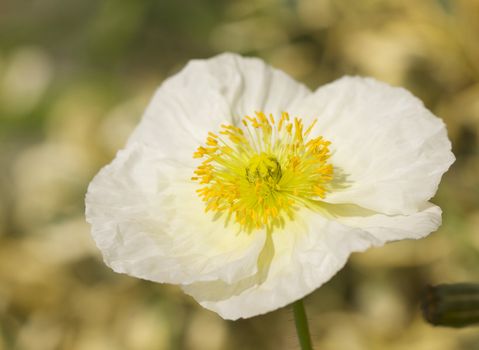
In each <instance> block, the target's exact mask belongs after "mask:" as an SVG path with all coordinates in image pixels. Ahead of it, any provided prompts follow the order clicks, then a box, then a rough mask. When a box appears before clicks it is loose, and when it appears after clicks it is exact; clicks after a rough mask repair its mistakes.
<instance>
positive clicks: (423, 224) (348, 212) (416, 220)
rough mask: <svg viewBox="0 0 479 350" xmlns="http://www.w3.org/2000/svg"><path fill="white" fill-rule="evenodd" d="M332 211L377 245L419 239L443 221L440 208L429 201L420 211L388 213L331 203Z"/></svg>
mask: <svg viewBox="0 0 479 350" xmlns="http://www.w3.org/2000/svg"><path fill="white" fill-rule="evenodd" d="M329 210H330V214H333V215H334V216H335V219H336V220H337V221H339V222H341V223H342V224H344V225H347V226H350V227H356V228H360V229H362V230H364V231H367V232H368V233H369V234H371V235H372V236H373V237H375V238H376V239H377V244H376V245H378V244H379V245H382V244H384V243H386V242H389V241H397V240H402V239H419V238H423V237H425V236H427V235H428V234H430V233H431V232H434V231H436V230H437V229H438V227H439V226H440V225H441V214H442V211H441V208H439V207H438V206H437V205H434V204H432V203H426V204H424V206H423V207H422V208H420V210H419V211H418V212H417V213H414V214H410V215H385V214H381V213H376V212H371V211H368V210H364V209H362V208H352V209H351V208H348V206H344V207H343V206H341V205H332V206H331V207H330V208H329Z"/></svg>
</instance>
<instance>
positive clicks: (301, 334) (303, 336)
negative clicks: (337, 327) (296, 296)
mask: <svg viewBox="0 0 479 350" xmlns="http://www.w3.org/2000/svg"><path fill="white" fill-rule="evenodd" d="M293 313H294V324H295V325H296V333H297V334H298V339H299V345H300V346H301V350H313V347H312V345H311V336H310V335H309V327H308V319H307V317H306V311H304V305H303V300H302V299H300V300H297V301H295V302H294V303H293Z"/></svg>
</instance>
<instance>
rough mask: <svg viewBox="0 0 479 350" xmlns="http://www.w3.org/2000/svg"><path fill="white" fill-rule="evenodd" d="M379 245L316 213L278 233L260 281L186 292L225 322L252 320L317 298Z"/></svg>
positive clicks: (217, 284) (265, 256)
mask: <svg viewBox="0 0 479 350" xmlns="http://www.w3.org/2000/svg"><path fill="white" fill-rule="evenodd" d="M373 244H378V241H377V240H376V239H375V238H374V237H372V236H371V235H369V234H368V233H366V232H364V231H362V230H360V229H356V228H350V227H348V226H345V225H343V224H341V223H339V222H336V221H332V220H328V219H326V218H324V217H323V216H321V215H317V214H312V215H308V218H307V219H306V220H304V221H303V220H296V221H295V222H293V223H289V224H288V226H287V227H286V228H285V230H283V231H276V232H274V233H273V234H272V240H270V241H269V244H268V243H267V244H266V245H265V249H264V251H263V253H262V256H263V263H262V264H260V270H259V272H258V274H257V275H256V276H254V277H250V278H246V279H244V280H243V281H240V282H237V283H236V284H233V285H229V284H227V283H224V282H221V281H216V282H200V283H194V284H191V285H185V286H183V289H184V291H185V292H186V293H188V294H190V295H192V296H193V297H194V298H195V299H196V300H197V301H198V302H199V303H200V304H201V305H202V306H204V307H205V308H208V309H210V310H213V311H215V312H217V313H219V314H220V315H221V316H222V317H223V318H226V319H232V320H235V319H238V318H248V317H252V316H256V315H259V314H263V313H266V312H269V311H272V310H275V309H277V308H280V307H283V306H285V305H287V304H290V303H292V302H293V301H295V300H298V299H300V298H302V297H304V296H305V295H307V294H309V293H311V292H312V291H314V290H315V289H316V288H318V287H320V286H321V285H322V284H324V283H325V282H327V281H328V280H329V279H330V278H331V277H333V276H334V275H335V274H336V272H337V271H339V270H340V269H341V268H342V267H343V266H344V264H345V263H346V261H347V259H348V256H349V255H350V253H351V252H355V251H363V250H365V249H367V248H368V247H369V246H371V245H373ZM260 259H261V258H260Z"/></svg>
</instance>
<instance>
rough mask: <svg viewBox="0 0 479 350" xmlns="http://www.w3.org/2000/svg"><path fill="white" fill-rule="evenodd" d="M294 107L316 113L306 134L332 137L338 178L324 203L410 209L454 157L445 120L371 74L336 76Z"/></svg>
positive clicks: (433, 189) (402, 211) (393, 211)
mask: <svg viewBox="0 0 479 350" xmlns="http://www.w3.org/2000/svg"><path fill="white" fill-rule="evenodd" d="M295 112H296V113H297V114H299V115H301V114H302V115H313V116H315V117H317V118H318V123H317V125H316V127H315V128H314V130H313V131H312V132H311V135H315V134H319V135H323V136H324V137H325V138H326V139H328V140H330V141H331V142H332V145H331V148H332V152H333V156H332V157H331V162H332V163H333V165H334V166H335V168H336V171H337V174H338V175H337V177H336V179H337V180H338V181H339V182H341V183H338V184H339V187H338V188H336V189H334V191H333V192H332V193H330V194H329V195H328V196H327V199H326V200H327V201H328V202H330V203H353V204H357V205H359V206H361V207H364V208H368V209H371V210H374V211H378V212H382V213H386V214H409V213H414V212H416V211H418V210H419V208H420V207H421V206H422V205H423V204H424V203H425V202H427V201H428V200H429V199H430V198H431V197H432V196H433V195H434V194H435V192H436V190H437V186H438V184H439V181H440V179H441V176H442V174H443V173H444V172H445V171H446V170H447V169H448V168H449V166H450V165H451V164H452V163H453V161H454V155H453V154H452V153H451V144H450V142H449V140H448V138H447V133H446V128H445V126H444V123H443V122H442V121H441V120H440V119H438V118H436V117H435V116H434V115H433V114H432V113H431V112H429V111H428V110H427V109H426V108H425V107H424V105H423V104H422V102H421V101H420V100H418V99H417V98H416V97H414V96H413V95H412V94H411V93H409V92H408V91H406V90H404V89H402V88H395V87H391V86H389V85H387V84H385V83H381V82H378V81H376V80H373V79H369V78H359V77H346V78H342V79H340V80H337V81H335V82H333V83H331V84H329V85H326V86H324V87H321V88H320V89H318V90H317V91H316V92H315V93H314V94H312V95H311V96H309V97H308V98H306V100H305V101H304V102H303V104H302V106H301V108H300V109H298V110H296V111H295Z"/></svg>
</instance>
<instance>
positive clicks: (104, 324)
mask: <svg viewBox="0 0 479 350" xmlns="http://www.w3.org/2000/svg"><path fill="white" fill-rule="evenodd" d="M224 51H233V52H238V53H242V54H246V55H254V56H259V57H262V58H263V59H265V60H266V61H267V62H268V63H270V64H272V65H274V66H276V67H278V68H280V69H282V70H284V71H286V72H287V73H288V74H290V75H292V76H293V77H294V78H296V79H298V80H300V81H302V82H304V83H306V84H307V85H308V86H310V87H311V88H315V87H317V86H318V85H321V84H324V83H326V82H329V81H332V80H334V79H336V78H338V77H341V76H342V75H345V74H360V75H368V76H373V77H375V78H377V79H380V80H383V81H386V82H389V83H391V84H393V85H400V86H404V87H406V88H407V89H409V90H411V91H412V92H413V93H414V94H415V95H417V96H418V97H420V98H421V99H422V100H423V101H424V102H425V104H426V105H427V107H428V108H430V109H431V110H432V111H433V112H434V113H435V114H437V115H438V116H440V117H441V118H443V119H444V120H445V122H446V124H447V126H448V130H449V135H450V138H451V139H452V142H453V150H454V153H455V155H456V157H457V162H456V163H455V164H454V165H453V167H452V169H451V170H450V171H449V172H448V173H447V174H446V175H445V177H444V179H443V182H442V184H441V187H440V190H439V193H438V195H437V196H436V197H435V199H434V202H435V203H437V204H439V205H440V206H441V207H442V208H443V211H444V224H443V226H442V227H441V229H440V230H439V231H438V232H437V233H434V234H432V235H431V236H430V237H428V238H427V239H423V240H421V241H404V242H397V243H392V244H389V245H387V246H385V247H382V248H376V249H371V250H369V251H367V252H366V253H362V254H354V255H353V256H352V258H351V259H350V262H349V263H348V265H347V266H346V268H345V269H344V270H342V271H341V272H340V273H338V274H337V275H336V276H335V277H334V278H333V280H331V281H330V282H329V283H328V284H326V285H325V286H324V287H322V288H320V289H318V290H317V291H316V292H315V293H313V294H312V295H310V296H309V297H308V298H307V299H306V307H307V311H308V314H309V316H310V325H311V330H312V333H313V338H314V342H315V344H316V346H317V348H318V349H321V350H335V349H338V350H342V349H348V350H356V349H357V350H363V349H364V350H376V349H377V350H383V349H391V350H400V349H408V350H409V349H414V350H452V349H454V350H455V349H464V350H471V349H479V332H478V331H477V328H468V329H461V330H454V329H447V328H441V327H432V326H429V325H427V324H425V323H424V322H423V320H422V318H421V315H420V312H419V307H418V298H419V295H420V293H421V291H422V289H423V287H424V286H425V285H426V284H428V283H441V282H459V281H477V280H478V279H479V278H478V273H479V176H478V173H479V172H478V171H479V158H478V140H477V135H478V132H479V1H478V0H421V1H414V0H409V1H393V0H390V1H388V0H381V1H378V0H363V1H355V0H282V1H280V0H243V1H220V0H209V1H199V0H177V1H173V0H171V1H165V0H162V1H159V0H143V1H127V0H104V1H94V0H76V1H73V0H72V1H62V0H1V1H0V349H1V350H6V349H19V350H30V349H31V350H50V349H67V350H70V349H74V350H107V349H112V350H123V349H125V350H149V349H200V350H201V349H204V350H215V349H228V350H229V349H233V350H234V349H260V350H261V349H298V348H299V346H298V345H297V340H296V335H295V332H294V327H293V323H292V314H291V312H290V311H289V310H288V309H283V310H278V311H275V312H273V313H270V314H268V315H265V316H260V317H256V318H253V319H248V320H242V321H238V322H227V321H223V320H222V319H221V318H219V317H218V316H217V315H216V314H214V313H211V312H209V311H206V310H203V309H202V308H200V307H199V306H198V305H197V304H196V303H195V302H194V301H193V300H192V299H191V298H189V297H187V296H185V295H183V293H182V292H181V291H180V290H179V288H177V287H176V286H169V285H160V284H154V283H149V282H145V281H141V280H138V279H134V278H131V277H128V276H124V275H118V274H115V273H113V272H112V271H111V270H109V269H108V268H107V267H106V266H105V265H104V264H103V262H102V260H101V256H100V253H99V251H98V250H97V249H96V248H95V246H94V244H93V242H92V239H91V238H90V234H89V227H88V225H87V224H86V223H85V220H84V214H83V211H84V202H83V201H84V200H83V198H84V194H85V191H86V187H87V185H88V183H89V181H90V180H91V178H92V177H93V176H94V175H95V174H96V173H97V171H98V170H99V169H100V168H101V167H102V166H103V165H105V164H107V163H108V162H109V161H110V160H111V159H112V158H113V157H114V155H115V153H116V151H117V150H118V149H120V148H122V147H123V145H124V143H125V140H126V138H127V136H128V135H129V133H130V132H131V130H132V128H133V127H134V126H135V124H136V123H137V122H138V120H139V118H140V116H141V114H142V112H143V109H144V108H145V106H146V104H147V102H148V100H149V98H150V97H151V95H152V94H153V92H154V89H155V88H156V87H157V86H158V85H159V84H160V83H161V82H162V80H164V79H165V78H166V77H168V76H170V75H172V74H174V73H175V72H177V71H178V70H179V69H180V68H181V67H182V66H183V65H184V64H185V63H186V62H187V61H188V60H189V59H191V58H199V57H200V58H201V57H209V56H212V55H214V54H217V53H220V52H224Z"/></svg>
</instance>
